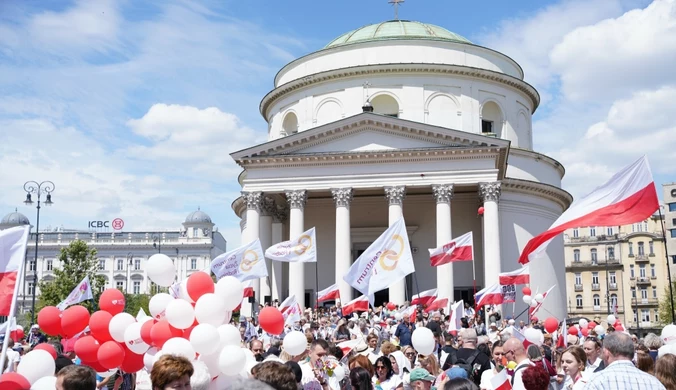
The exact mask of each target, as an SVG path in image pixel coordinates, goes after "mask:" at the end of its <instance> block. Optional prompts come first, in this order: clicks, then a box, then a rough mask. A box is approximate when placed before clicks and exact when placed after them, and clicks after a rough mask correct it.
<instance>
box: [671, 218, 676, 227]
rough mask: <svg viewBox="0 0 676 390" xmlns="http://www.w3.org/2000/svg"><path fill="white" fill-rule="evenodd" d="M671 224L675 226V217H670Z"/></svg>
mask: <svg viewBox="0 0 676 390" xmlns="http://www.w3.org/2000/svg"><path fill="white" fill-rule="evenodd" d="M671 224H672V225H673V226H676V218H672V219H671Z"/></svg>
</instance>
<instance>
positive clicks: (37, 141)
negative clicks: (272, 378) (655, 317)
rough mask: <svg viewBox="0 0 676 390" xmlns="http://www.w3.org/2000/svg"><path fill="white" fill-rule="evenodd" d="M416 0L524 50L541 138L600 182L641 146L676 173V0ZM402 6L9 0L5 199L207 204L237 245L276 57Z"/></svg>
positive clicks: (425, 13)
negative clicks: (48, 187)
mask: <svg viewBox="0 0 676 390" xmlns="http://www.w3.org/2000/svg"><path fill="white" fill-rule="evenodd" d="M476 7H477V5H476V4H474V3H470V2H451V1H448V0H425V1H421V0H418V1H415V0H409V1H407V2H405V3H404V4H403V5H402V6H401V7H400V11H399V15H400V18H401V19H410V20H418V21H423V22H427V23H432V24H437V25H440V26H443V27H445V28H447V29H449V30H451V31H454V32H457V33H459V34H461V35H464V36H465V37H467V38H469V39H470V40H472V41H473V42H476V43H478V44H481V45H484V46H487V47H490V48H493V49H496V50H498V51H501V52H503V53H505V54H507V55H509V56H511V57H512V58H514V59H515V60H516V61H517V62H519V63H520V64H521V66H522V67H523V68H524V71H525V73H526V81H528V82H530V83H531V84H533V85H534V86H535V87H536V88H537V89H538V90H539V91H540V93H541V95H542V105H541V106H540V108H539V109H538V111H537V113H536V115H535V117H534V138H535V145H536V149H537V150H538V151H541V152H544V153H547V154H550V155H552V156H553V157H555V158H557V159H559V161H561V162H562V163H563V164H564V166H566V168H567V176H566V178H565V181H564V186H565V188H566V189H567V190H569V191H570V192H572V193H573V194H575V195H581V194H584V193H586V192H588V191H590V190H591V189H592V188H593V187H594V186H595V185H598V183H599V182H600V181H602V180H605V179H606V178H608V177H609V176H610V175H611V174H612V172H614V171H617V170H618V169H619V167H620V166H622V165H626V164H627V163H628V162H630V161H632V160H633V159H635V158H637V157H638V156H640V155H641V154H648V156H649V158H650V161H651V163H652V165H653V171H654V174H655V177H656V181H657V182H659V183H662V182H670V181H673V178H674V170H675V168H674V167H673V164H671V162H670V161H669V159H668V156H669V155H670V154H671V153H672V151H673V150H674V147H676V142H675V141H674V138H675V137H673V135H672V134H674V133H675V132H676V129H675V128H674V123H676V113H674V110H673V108H672V107H673V101H674V99H675V98H676V75H675V74H674V72H673V71H671V69H673V68H674V66H675V65H676V47H675V46H676V5H675V2H674V0H658V1H655V2H650V1H645V0H580V1H549V2H544V1H534V0H532V1H531V0H529V1H520V2H516V4H514V2H512V3H509V2H504V1H484V2H481V5H480V8H476ZM392 17H393V10H392V6H391V5H389V4H387V1H385V0H345V1H341V2H328V1H300V0H298V1H296V0H287V1H271V0H269V1H268V0H252V1H239V2H234V1H216V0H214V1H205V2H189V1H172V0H169V1H162V2H159V1H156V2H148V1H138V0H134V1H131V0H129V1H106V0H96V1H24V2H0V167H2V168H1V169H0V214H5V213H6V212H9V211H11V210H13V209H14V208H15V207H18V208H19V210H20V211H22V212H24V213H25V214H26V215H27V216H29V218H31V220H32V219H34V216H35V210H34V209H33V208H28V207H25V206H24V205H23V204H22V203H21V200H22V199H23V198H24V192H23V190H22V186H23V183H24V182H25V181H26V180H31V179H32V180H47V179H49V180H52V181H54V182H55V183H56V186H57V190H56V192H55V193H54V200H55V202H56V205H55V206H54V207H53V208H51V209H49V210H45V212H44V213H42V214H41V219H42V223H41V225H42V226H51V227H56V226H61V225H63V226H65V227H68V228H83V229H84V228H86V226H87V220H89V219H113V218H115V217H121V218H123V219H125V221H127V226H126V227H127V228H129V229H132V230H137V229H145V228H162V229H177V228H179V227H180V223H181V222H182V220H183V218H184V217H185V215H186V214H187V213H188V212H190V211H192V210H194V209H195V208H197V206H201V208H202V209H203V210H204V211H206V212H208V213H209V214H210V215H211V216H212V218H213V219H214V221H215V223H216V224H217V225H218V226H219V227H220V229H221V231H223V232H224V234H225V235H226V238H228V239H229V241H230V242H231V243H233V244H236V243H238V242H239V233H238V232H239V225H238V221H237V220H236V217H235V216H234V214H233V213H232V211H231V210H230V203H231V202H232V200H233V199H234V198H235V197H236V196H237V194H238V191H239V189H238V187H237V183H236V178H237V174H238V173H239V169H238V168H237V167H236V166H235V165H234V163H232V161H231V159H230V157H229V153H230V152H232V151H234V150H237V149H240V148H243V147H246V146H249V145H252V144H255V143H257V142H261V141H263V140H265V136H266V124H265V122H264V121H263V119H262V118H261V117H260V114H259V113H258V103H259V102H260V99H261V98H262V97H263V96H264V95H265V94H266V93H267V92H268V91H269V90H270V89H271V88H272V81H273V77H274V75H275V74H276V72H277V70H279V68H281V67H282V66H283V65H284V64H286V63H288V62H289V61H291V60H293V59H294V58H297V57H299V56H302V55H304V54H307V53H309V52H312V51H315V50H318V49H320V48H321V47H323V46H324V45H325V44H326V43H328V42H329V41H331V40H332V39H334V38H335V37H337V36H339V35H340V34H342V33H344V32H347V31H350V30H352V29H355V28H357V27H360V26H362V25H365V24H370V23H377V22H380V21H384V20H388V19H391V18H392Z"/></svg>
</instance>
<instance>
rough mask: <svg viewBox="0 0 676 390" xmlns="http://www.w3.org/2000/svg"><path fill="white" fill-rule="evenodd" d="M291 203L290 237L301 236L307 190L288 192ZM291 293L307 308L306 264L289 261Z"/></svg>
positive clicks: (287, 198)
mask: <svg viewBox="0 0 676 390" xmlns="http://www.w3.org/2000/svg"><path fill="white" fill-rule="evenodd" d="M286 201H287V203H288V204H289V239H291V238H294V237H298V236H300V235H301V234H302V233H303V232H304V231H305V214H304V211H305V203H306V202H307V191H305V190H296V191H287V192H286ZM289 295H295V296H296V299H297V300H298V303H299V304H300V306H301V308H303V310H305V264H304V263H289Z"/></svg>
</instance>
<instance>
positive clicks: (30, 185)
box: [23, 181, 55, 324]
mask: <svg viewBox="0 0 676 390" xmlns="http://www.w3.org/2000/svg"><path fill="white" fill-rule="evenodd" d="M54 188H55V186H54V183H52V182H51V181H43V182H42V183H38V182H36V181H27V182H25V183H24V184H23V189H24V191H26V200H25V201H24V202H23V203H24V204H25V205H26V206H30V205H32V204H33V199H32V198H33V194H35V195H37V197H38V202H37V210H38V211H37V218H36V220H35V259H33V261H34V262H35V263H34V264H35V265H36V267H35V270H33V302H32V303H31V323H33V324H35V295H36V293H37V289H38V271H37V263H38V242H39V238H40V198H41V196H42V194H45V195H46V199H45V206H51V205H52V204H54V202H52V192H53V191H54Z"/></svg>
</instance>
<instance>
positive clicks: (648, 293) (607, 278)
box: [564, 215, 668, 336]
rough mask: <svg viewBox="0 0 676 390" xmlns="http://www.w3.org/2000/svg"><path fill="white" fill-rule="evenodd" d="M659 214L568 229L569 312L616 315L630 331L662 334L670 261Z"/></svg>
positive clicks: (590, 316) (598, 316)
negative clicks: (617, 223) (618, 223)
mask: <svg viewBox="0 0 676 390" xmlns="http://www.w3.org/2000/svg"><path fill="white" fill-rule="evenodd" d="M661 229H662V227H661V223H660V218H659V215H654V216H653V217H651V218H649V219H647V220H645V221H642V222H640V223H634V224H631V225H624V226H609V227H598V226H597V227H585V228H579V229H569V230H567V231H566V232H565V233H564V245H565V256H566V283H567V290H568V302H567V304H568V314H569V316H570V317H585V318H587V319H588V320H594V319H599V320H600V321H601V323H603V324H604V325H605V324H606V318H607V316H608V315H609V314H615V316H616V317H617V318H619V319H620V320H621V321H622V324H623V325H624V326H625V328H627V330H629V331H630V332H632V333H636V334H640V335H641V336H642V335H645V334H646V333H648V332H650V331H652V332H658V333H659V331H660V329H661V324H662V323H663V322H664V321H668V319H661V318H659V301H660V300H661V299H663V298H664V297H665V288H666V287H667V286H668V282H667V280H668V279H667V261H666V255H665V252H664V240H663V236H662V230H661Z"/></svg>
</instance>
